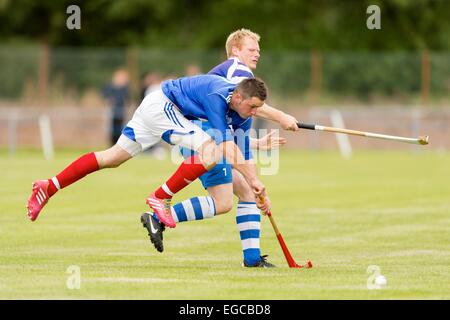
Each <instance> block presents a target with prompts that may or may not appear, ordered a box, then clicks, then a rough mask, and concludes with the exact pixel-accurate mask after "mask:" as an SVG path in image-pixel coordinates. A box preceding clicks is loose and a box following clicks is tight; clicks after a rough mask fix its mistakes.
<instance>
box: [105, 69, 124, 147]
mask: <svg viewBox="0 0 450 320" xmlns="http://www.w3.org/2000/svg"><path fill="white" fill-rule="evenodd" d="M129 82H130V79H129V75H128V72H127V71H126V70H125V69H118V70H116V71H115V72H114V74H113V76H112V80H111V83H109V84H107V85H105V86H104V87H103V89H102V94H103V96H104V97H105V98H106V99H107V101H108V105H109V107H110V109H111V125H110V140H109V142H110V144H111V145H114V144H115V143H116V141H117V139H119V137H120V134H121V132H122V126H123V123H124V118H125V106H126V103H127V99H128V98H129Z"/></svg>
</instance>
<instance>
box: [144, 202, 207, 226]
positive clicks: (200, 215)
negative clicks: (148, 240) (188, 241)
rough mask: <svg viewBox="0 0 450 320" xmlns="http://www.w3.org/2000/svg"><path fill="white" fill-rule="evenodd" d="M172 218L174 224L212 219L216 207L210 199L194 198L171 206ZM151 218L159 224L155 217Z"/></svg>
mask: <svg viewBox="0 0 450 320" xmlns="http://www.w3.org/2000/svg"><path fill="white" fill-rule="evenodd" d="M171 211H172V217H173V220H174V221H175V223H178V222H184V221H193V220H202V219H207V218H212V217H214V215H215V214H216V206H215V204H214V200H213V198H211V197H194V198H191V199H187V200H184V201H182V202H179V203H177V204H176V205H174V206H172V208H171ZM153 217H154V218H155V219H156V220H157V221H158V222H159V219H158V217H157V215H156V214H155V215H153Z"/></svg>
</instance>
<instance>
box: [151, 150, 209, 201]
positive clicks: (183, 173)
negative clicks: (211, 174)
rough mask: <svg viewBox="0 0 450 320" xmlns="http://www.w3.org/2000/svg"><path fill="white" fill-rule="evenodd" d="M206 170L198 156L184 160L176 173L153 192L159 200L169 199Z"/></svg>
mask: <svg viewBox="0 0 450 320" xmlns="http://www.w3.org/2000/svg"><path fill="white" fill-rule="evenodd" d="M206 171H208V170H206V168H205V167H204V166H203V164H201V162H200V159H199V157H198V155H193V156H192V157H189V158H187V159H186V160H184V161H183V162H182V163H181V165H180V166H179V167H178V169H177V171H175V173H174V174H173V175H172V176H171V177H170V178H169V180H167V181H166V183H164V184H163V185H162V186H161V187H159V188H158V190H156V192H155V196H156V197H158V198H159V199H169V198H172V196H173V195H174V194H175V193H177V192H178V191H180V190H181V189H183V188H184V187H186V186H187V185H189V184H190V183H191V182H192V181H194V180H195V179H197V178H198V177H200V176H201V175H202V174H204V173H205V172H206Z"/></svg>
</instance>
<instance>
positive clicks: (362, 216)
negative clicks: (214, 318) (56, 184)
mask: <svg viewBox="0 0 450 320" xmlns="http://www.w3.org/2000/svg"><path fill="white" fill-rule="evenodd" d="M82 153H83V151H77V152H74V151H61V152H59V153H57V158H56V159H55V160H53V161H45V160H43V159H42V155H41V154H40V153H38V152H31V151H27V152H25V151H23V152H19V153H18V154H17V155H16V156H15V157H9V156H8V155H6V154H5V152H3V153H2V154H1V158H0V171H1V172H2V179H1V185H0V191H1V200H0V201H1V205H0V299H449V298H450V289H449V286H448V283H449V280H450V268H449V265H450V250H449V229H450V228H449V227H450V215H449V213H450V184H449V183H448V177H450V166H449V165H448V164H449V163H450V155H449V154H448V153H442V154H438V153H431V152H423V153H417V152H413V151H411V152H382V151H370V152H369V151H367V152H357V153H355V154H354V157H353V158H352V159H351V160H344V159H342V158H341V157H340V156H339V155H338V154H335V153H313V152H303V151H284V152H283V153H282V154H281V159H280V169H279V173H278V174H277V175H274V176H267V177H263V181H264V183H265V184H266V186H267V189H268V192H269V195H270V197H271V200H272V204H273V214H274V217H275V220H276V221H277V224H278V227H279V228H280V230H281V232H282V235H283V237H284V239H285V241H286V243H287V245H288V247H289V249H290V251H291V253H292V255H293V256H294V258H295V259H296V260H297V262H303V261H305V260H306V259H307V258H308V259H311V260H312V261H313V264H314V268H313V269H310V270H304V269H289V268H288V267H287V265H286V262H285V260H284V257H283V254H282V251H281V249H280V248H279V245H278V242H277V240H276V238H275V236H274V232H273V231H272V228H271V226H270V223H269V221H268V219H266V218H265V217H262V230H261V248H262V253H264V254H269V261H270V262H273V263H275V264H276V265H277V266H278V268H276V269H244V268H242V267H241V266H240V265H241V261H242V252H241V244H240V240H239V234H238V232H237V228H236V225H235V222H234V219H235V217H234V215H235V213H234V212H235V211H234V210H233V211H232V212H230V213H229V214H226V215H222V216H218V217H215V218H214V219H209V220H205V221H195V222H187V223H182V224H179V225H178V226H177V228H176V229H174V230H168V231H167V232H165V234H164V236H165V239H164V240H165V243H164V244H165V252H164V253H163V254H161V253H158V252H156V250H154V248H153V246H152V245H151V244H150V242H149V240H148V237H147V234H146V231H145V230H144V229H143V228H142V225H141V224H140V222H139V217H140V213H141V212H143V211H145V210H146V205H145V202H144V198H145V196H146V195H147V193H149V192H150V191H151V190H153V189H155V187H157V186H158V185H159V184H160V183H161V182H162V181H164V180H165V178H167V177H168V176H169V174H170V173H171V172H172V171H173V170H174V169H175V167H176V166H175V165H174V164H172V163H170V162H167V163H166V162H162V161H157V160H154V159H152V158H149V157H147V156H141V157H138V158H136V159H133V160H132V161H129V162H128V163H126V164H124V165H123V166H122V167H120V168H118V169H108V170H103V171H101V172H97V173H95V174H92V175H90V176H88V177H87V178H85V179H84V180H82V181H81V182H78V183H76V184H74V185H72V186H70V187H69V188H67V189H64V190H62V191H60V192H59V193H58V194H57V195H56V196H55V197H54V198H52V199H51V201H50V202H49V203H48V205H47V206H46V208H45V209H44V211H43V212H42V214H41V216H40V217H39V218H38V220H37V221H36V222H34V223H31V222H30V221H29V220H28V219H27V218H26V217H25V205H26V200H27V198H28V196H29V194H30V190H31V182H32V181H33V180H34V179H37V178H46V177H52V176H53V175H54V174H56V173H57V172H59V171H60V170H61V169H62V168H64V167H65V166H66V165H67V164H68V163H69V162H71V161H72V160H74V159H75V158H76V157H77V156H79V155H81V154H82ZM199 194H204V191H203V190H202V188H201V187H200V184H199V183H198V182H196V183H194V184H193V185H192V186H190V187H189V188H187V189H186V190H183V191H182V192H181V193H180V194H179V195H177V197H176V199H175V201H181V200H183V199H185V198H187V197H190V196H194V195H199ZM73 265H75V266H78V267H79V268H80V271H81V288H80V289H78V290H70V289H69V288H68V287H67V281H68V280H70V279H71V278H70V273H68V272H67V270H68V268H69V267H70V266H73ZM370 265H377V266H379V268H380V269H381V273H382V274H383V275H384V276H385V277H386V278H387V280H388V285H387V287H386V288H385V289H383V290H368V289H367V279H368V278H369V276H370V274H368V273H367V268H368V266H370Z"/></svg>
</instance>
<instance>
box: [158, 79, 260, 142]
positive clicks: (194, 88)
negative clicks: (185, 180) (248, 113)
mask: <svg viewBox="0 0 450 320" xmlns="http://www.w3.org/2000/svg"><path fill="white" fill-rule="evenodd" d="M235 88H236V84H233V83H231V82H229V81H227V80H226V79H224V78H223V77H219V76H215V75H199V76H194V77H184V78H179V79H176V80H168V81H164V82H163V83H162V84H161V89H162V91H163V92H164V94H165V95H166V96H167V98H169V99H170V100H171V101H172V102H173V103H174V104H175V105H176V106H177V107H178V108H179V110H180V112H181V113H182V114H183V115H184V116H185V117H186V118H187V119H202V120H207V121H208V122H209V128H213V129H216V130H218V131H219V132H220V133H221V134H220V135H217V134H216V135H214V139H215V141H216V143H217V144H219V143H220V142H222V141H228V140H232V139H233V137H232V134H231V132H230V130H229V126H230V125H231V126H232V127H233V129H238V128H242V129H243V130H245V128H247V127H248V128H250V127H249V126H248V125H245V124H246V123H250V125H251V117H250V118H247V119H244V118H241V117H240V116H239V114H238V113H237V112H235V111H234V110H231V109H230V107H229V105H228V104H229V102H230V100H231V96H232V94H233V91H234V89H235ZM202 128H203V127H202ZM209 128H203V129H204V130H205V131H206V130H207V129H209Z"/></svg>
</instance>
